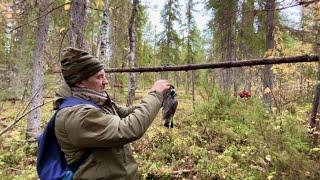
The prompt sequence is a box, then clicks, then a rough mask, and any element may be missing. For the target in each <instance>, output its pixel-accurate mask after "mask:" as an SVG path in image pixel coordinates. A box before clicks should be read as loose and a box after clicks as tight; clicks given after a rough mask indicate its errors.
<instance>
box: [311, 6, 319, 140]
mask: <svg viewBox="0 0 320 180" xmlns="http://www.w3.org/2000/svg"><path fill="white" fill-rule="evenodd" d="M315 9H316V8H315ZM315 13H316V12H315ZM319 23H320V21H319V20H318V19H316V18H314V26H313V30H314V32H315V38H314V44H313V49H314V52H315V54H318V55H319V54H320V48H319V46H317V43H318V41H319V35H320V29H319V26H320V25H319ZM317 76H318V77H317V84H316V88H315V89H316V91H315V95H314V99H313V104H312V111H311V118H310V125H311V127H316V128H317V129H319V128H320V127H319V120H318V121H317V120H316V118H317V113H318V108H319V101H320V60H319V63H318V75H317ZM317 138H318V137H317Z"/></svg>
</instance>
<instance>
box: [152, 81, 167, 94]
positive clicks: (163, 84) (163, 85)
mask: <svg viewBox="0 0 320 180" xmlns="http://www.w3.org/2000/svg"><path fill="white" fill-rule="evenodd" d="M169 88H170V84H169V81H168V80H158V81H156V82H155V83H154V84H153V87H152V88H151V91H156V92H158V93H160V94H162V95H164V94H165V93H166V92H167V90H168V89H169Z"/></svg>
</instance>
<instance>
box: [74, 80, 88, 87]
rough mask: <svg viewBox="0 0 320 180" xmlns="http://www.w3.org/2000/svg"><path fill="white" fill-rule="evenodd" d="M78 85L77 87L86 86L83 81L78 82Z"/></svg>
mask: <svg viewBox="0 0 320 180" xmlns="http://www.w3.org/2000/svg"><path fill="white" fill-rule="evenodd" d="M76 86H77V87H80V88H85V87H86V86H85V85H84V84H83V81H81V82H79V83H76Z"/></svg>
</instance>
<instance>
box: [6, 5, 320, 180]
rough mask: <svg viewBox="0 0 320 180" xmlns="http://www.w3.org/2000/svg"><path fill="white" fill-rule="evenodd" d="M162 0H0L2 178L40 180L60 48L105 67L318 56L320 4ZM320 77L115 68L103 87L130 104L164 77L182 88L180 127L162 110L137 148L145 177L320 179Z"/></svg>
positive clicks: (307, 71) (290, 72) (309, 69)
mask: <svg viewBox="0 0 320 180" xmlns="http://www.w3.org/2000/svg"><path fill="white" fill-rule="evenodd" d="M155 2H156V1H152V0H144V1H142V2H139V1H138V0H133V1H129V0H113V1H111V0H89V1H87V0H74V1H70V0H0V24H1V26H0V55H1V59H0V80H1V81H0V131H1V132H0V134H1V137H0V169H1V170H0V179H37V174H36V170H35V160H36V151H37V143H36V137H37V136H38V135H39V134H40V133H41V131H42V130H43V128H44V126H45V124H46V123H47V122H48V120H49V119H50V117H51V115H52V113H53V110H52V100H53V99H54V92H55V90H57V88H58V87H59V85H60V84H61V83H62V82H63V78H62V76H61V73H60V69H59V68H60V64H59V60H60V51H61V50H62V49H63V48H64V47H67V46H73V47H77V48H82V49H86V50H87V51H89V52H90V53H92V54H93V55H95V56H97V57H98V58H99V59H100V60H101V61H102V62H103V63H104V64H105V66H106V69H108V68H124V67H131V68H132V67H141V66H144V67H154V66H173V65H183V64H199V63H214V62H222V61H227V62H232V61H242V60H246V59H247V60H248V59H257V58H272V57H284V56H297V55H305V54H307V55H312V54H314V55H318V56H319V54H320V53H319V52H320V41H319V34H320V28H319V22H320V2H319V0H301V1H299V0H291V1H289V0H283V1H282V0H277V1H276V0H229V1H226V0H225V1H221V0H166V1H161V2H162V3H161V4H160V5H158V7H151V4H153V3H155ZM157 2H158V1H157ZM198 7H202V8H200V9H199V8H198ZM292 8H294V9H297V10H298V12H297V14H296V15H294V16H292V15H290V14H288V13H287V12H289V11H290V9H292ZM155 9H160V10H161V11H159V12H153V11H154V10H155ZM150 11H152V12H150ZM291 12H292V10H291ZM150 14H158V16H159V17H160V23H155V21H157V19H152V18H151V17H153V16H150ZM199 14H200V16H201V18H200V16H199ZM203 19H205V20H207V21H205V22H206V23H203V22H202V21H203ZM293 20H294V21H293ZM319 73H320V71H319V63H297V64H283V65H264V66H252V67H241V68H226V69H207V70H197V71H183V72H157V73H156V72H154V73H122V74H119V73H108V74H107V78H108V80H109V82H110V84H109V86H108V89H107V91H108V92H109V93H110V95H111V97H112V98H113V99H114V100H115V101H116V102H118V103H120V104H124V105H125V104H127V105H130V104H134V103H138V102H139V99H141V97H142V96H143V95H145V94H146V93H147V92H148V88H150V86H151V85H152V83H153V81H155V80H156V79H160V78H166V79H169V80H170V82H171V83H172V84H173V85H174V86H175V87H176V89H177V92H178V97H177V98H178V101H179V106H178V109H177V112H176V115H175V118H174V123H175V124H174V125H175V126H174V128H173V129H166V128H164V127H163V126H162V122H161V113H159V117H157V119H156V120H155V122H154V124H153V125H152V126H151V127H150V129H149V130H148V131H147V133H146V134H145V135H144V137H143V138H142V139H140V140H138V141H136V142H134V143H133V144H132V146H133V150H134V154H135V156H136V159H137V161H138V163H139V166H140V171H141V174H142V177H143V178H144V179H319V177H320V172H319V169H320V146H319V144H318V135H319V127H318V124H319V123H318V121H319V115H318V116H315V119H313V120H312V121H310V117H311V114H312V111H313V110H312V109H313V107H312V105H313V104H315V103H314V102H315V101H317V102H318V100H317V99H316V98H315V97H316V94H317V92H319V91H320V90H319V89H318V90H316V87H317V85H318V84H319V80H318V78H319V76H320V75H319ZM244 91H246V92H248V93H249V94H250V97H248V98H240V97H239V93H241V92H244ZM315 112H316V111H315Z"/></svg>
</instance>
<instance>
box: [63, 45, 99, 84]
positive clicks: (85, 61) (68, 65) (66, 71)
mask: <svg viewBox="0 0 320 180" xmlns="http://www.w3.org/2000/svg"><path fill="white" fill-rule="evenodd" d="M61 54H62V60H61V62H60V63H61V71H62V74H63V78H64V80H65V81H66V83H67V84H68V85H69V86H70V87H72V86H75V84H76V83H80V82H81V81H82V80H85V79H87V78H89V77H90V76H92V75H94V74H95V73H97V72H99V71H100V70H101V69H103V68H104V66H103V64H102V63H101V62H100V61H99V60H98V59H97V58H96V57H94V56H92V55H90V54H89V53H88V52H86V51H83V50H80V49H77V48H72V47H67V48H65V49H63V50H62V52H61Z"/></svg>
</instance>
